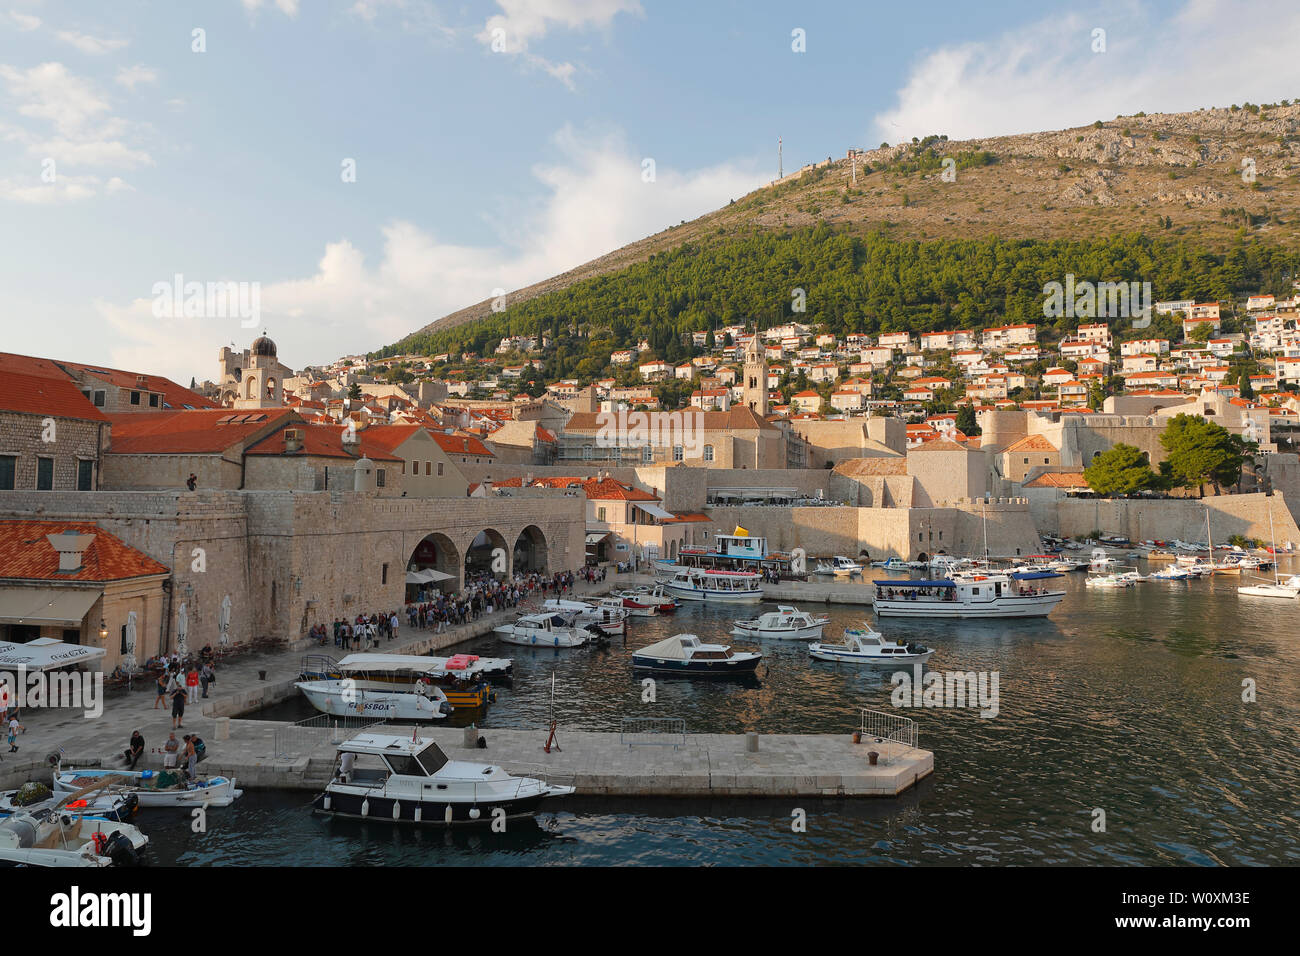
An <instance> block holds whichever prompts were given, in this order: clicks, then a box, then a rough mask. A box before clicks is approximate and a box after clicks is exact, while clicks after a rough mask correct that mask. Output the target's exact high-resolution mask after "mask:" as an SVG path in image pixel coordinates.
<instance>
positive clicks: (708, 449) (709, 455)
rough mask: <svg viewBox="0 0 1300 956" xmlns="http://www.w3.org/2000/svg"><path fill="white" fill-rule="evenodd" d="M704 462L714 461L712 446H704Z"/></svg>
mask: <svg viewBox="0 0 1300 956" xmlns="http://www.w3.org/2000/svg"><path fill="white" fill-rule="evenodd" d="M704 460H705V461H713V446H712V445H705V446H704Z"/></svg>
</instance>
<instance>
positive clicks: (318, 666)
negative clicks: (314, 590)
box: [299, 654, 514, 710]
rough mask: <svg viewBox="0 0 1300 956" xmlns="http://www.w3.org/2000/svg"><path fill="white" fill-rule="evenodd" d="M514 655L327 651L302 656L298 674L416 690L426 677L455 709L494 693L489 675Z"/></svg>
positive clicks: (505, 669) (505, 667)
mask: <svg viewBox="0 0 1300 956" xmlns="http://www.w3.org/2000/svg"><path fill="white" fill-rule="evenodd" d="M513 667H514V661H513V660H511V659H510V658H508V657H478V656H477V655H474V654H456V655H454V656H452V657H426V656H423V655H419V654H349V655H348V656H347V657H345V658H343V660H341V661H336V660H334V659H333V658H332V657H327V656H325V655H323V654H309V655H307V656H306V657H304V658H303V666H302V673H301V675H300V676H299V680H303V681H316V680H344V679H349V680H352V681H353V682H354V683H355V686H356V689H357V690H375V691H404V692H406V693H412V692H414V691H415V690H417V685H419V684H420V683H421V682H423V681H427V682H428V683H429V684H431V685H432V686H434V687H437V688H438V689H439V690H441V691H442V693H443V695H444V696H445V697H446V698H447V702H448V703H449V704H451V706H452V709H453V710H462V709H464V710H474V709H477V708H479V707H485V706H487V704H488V702H489V701H490V700H491V699H492V694H491V691H490V690H489V689H488V684H487V680H486V678H487V677H488V676H492V675H497V676H504V675H509V673H510V671H511V669H512V668H513Z"/></svg>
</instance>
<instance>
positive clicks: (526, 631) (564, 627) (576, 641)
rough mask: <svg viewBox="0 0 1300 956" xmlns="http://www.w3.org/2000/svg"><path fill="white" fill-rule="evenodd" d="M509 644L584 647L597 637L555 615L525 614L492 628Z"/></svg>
mask: <svg viewBox="0 0 1300 956" xmlns="http://www.w3.org/2000/svg"><path fill="white" fill-rule="evenodd" d="M492 630H493V632H495V633H496V634H497V635H499V636H500V638H501V640H503V641H505V642H506V643H507V644H522V645H524V646H527V647H582V646H583V645H584V644H589V643H591V641H592V639H593V638H594V637H596V635H594V634H593V633H592V632H590V631H588V630H587V629H586V628H579V627H575V626H572V625H571V624H570V623H569V622H568V621H567V620H566V619H565V618H564V617H562V616H560V615H559V614H555V613H547V614H523V615H520V616H519V618H518V619H516V620H514V621H510V622H507V623H505V624H498V625H497V626H496V627H494V628H492Z"/></svg>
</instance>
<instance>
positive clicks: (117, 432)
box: [109, 408, 299, 455]
mask: <svg viewBox="0 0 1300 956" xmlns="http://www.w3.org/2000/svg"><path fill="white" fill-rule="evenodd" d="M111 421H112V423H113V428H112V447H111V448H110V449H109V452H110V454H114V455H219V454H221V453H222V452H224V451H226V450H227V449H228V448H232V447H234V446H236V445H241V446H242V445H243V444H244V443H245V442H247V441H250V440H252V439H254V438H256V437H257V436H258V435H261V434H262V433H263V432H264V431H265V430H267V429H269V428H274V427H275V426H276V425H285V424H288V423H289V422H297V421H299V417H298V415H297V414H296V413H295V412H293V411H291V410H289V409H275V408H267V409H248V410H239V409H234V410H231V409H229V408H215V409H203V410H201V411H180V412H176V411H172V412H125V413H123V414H121V415H114V416H113V417H112V419H111Z"/></svg>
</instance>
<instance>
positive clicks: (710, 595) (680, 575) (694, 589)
mask: <svg viewBox="0 0 1300 956" xmlns="http://www.w3.org/2000/svg"><path fill="white" fill-rule="evenodd" d="M664 588H665V590H667V591H668V593H670V594H672V595H673V597H677V598H681V599H682V600H683V601H705V602H711V603H714V604H757V603H758V602H759V601H761V600H763V588H762V585H760V584H759V576H758V575H757V574H755V573H753V572H752V571H705V570H704V569H702V568H679V569H678V571H677V573H676V574H675V575H673V579H672V580H671V581H669V582H668V583H667V584H665V585H664Z"/></svg>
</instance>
